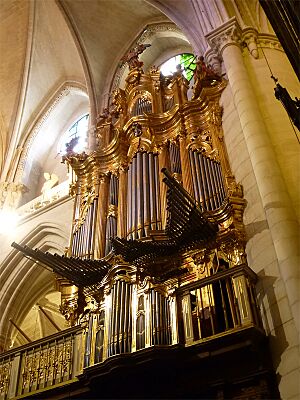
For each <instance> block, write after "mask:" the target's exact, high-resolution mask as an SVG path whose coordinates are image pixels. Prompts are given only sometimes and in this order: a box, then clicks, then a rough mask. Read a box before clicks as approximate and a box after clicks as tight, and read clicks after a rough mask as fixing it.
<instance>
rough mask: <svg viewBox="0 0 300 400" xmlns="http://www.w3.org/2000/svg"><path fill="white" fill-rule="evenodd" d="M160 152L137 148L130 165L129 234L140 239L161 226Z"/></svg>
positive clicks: (129, 236) (132, 237) (130, 236)
mask: <svg viewBox="0 0 300 400" xmlns="http://www.w3.org/2000/svg"><path fill="white" fill-rule="evenodd" d="M159 185H160V183H159V165H158V156H157V154H153V153H146V152H138V153H137V154H136V155H135V156H134V157H133V159H132V162H131V164H130V166H129V169H128V192H127V193H128V195H127V201H128V205H129V204H131V207H130V208H129V207H128V214H127V237H128V238H131V239H139V238H141V237H144V236H145V235H146V234H148V232H149V229H154V230H157V229H161V219H160V214H161V211H160V187H159Z"/></svg>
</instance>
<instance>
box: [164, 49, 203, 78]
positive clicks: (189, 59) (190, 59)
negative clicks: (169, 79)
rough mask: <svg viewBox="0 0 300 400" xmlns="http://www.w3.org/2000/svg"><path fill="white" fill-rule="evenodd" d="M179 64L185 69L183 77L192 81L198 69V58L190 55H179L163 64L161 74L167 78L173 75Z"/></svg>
mask: <svg viewBox="0 0 300 400" xmlns="http://www.w3.org/2000/svg"><path fill="white" fill-rule="evenodd" d="M178 64H180V65H181V68H182V69H183V75H184V76H185V77H186V79H187V80H188V81H190V80H191V79H192V77H193V75H194V70H195V69H196V56H195V55H194V54H190V53H183V54H178V55H177V56H175V57H172V58H170V59H169V60H168V61H166V62H165V63H163V64H162V66H161V67H160V70H161V73H162V74H163V75H165V76H166V75H171V74H173V73H174V72H176V70H177V69H176V67H177V65H178Z"/></svg>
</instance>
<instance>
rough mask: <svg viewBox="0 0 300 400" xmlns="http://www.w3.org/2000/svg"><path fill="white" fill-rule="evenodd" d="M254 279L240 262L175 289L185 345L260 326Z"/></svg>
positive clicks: (250, 272) (254, 276)
mask: <svg viewBox="0 0 300 400" xmlns="http://www.w3.org/2000/svg"><path fill="white" fill-rule="evenodd" d="M255 282H256V275H255V274H254V272H253V271H252V270H251V269H250V268H249V267H247V266H246V265H240V266H237V267H234V268H229V269H227V270H224V271H222V272H219V273H217V274H215V275H212V276H209V277H207V278H204V279H201V280H198V281H196V282H192V283H190V284H188V285H186V286H183V287H181V288H179V289H178V290H177V296H178V297H177V304H178V307H179V308H180V309H181V315H182V321H183V328H184V341H185V343H186V345H190V344H193V343H195V342H198V341H201V340H205V339H206V340H207V339H208V338H212V337H216V336H217V335H220V334H221V335H224V334H227V333H230V332H232V331H233V330H239V329H242V328H245V327H248V326H257V327H262V324H261V320H260V314H259V310H258V308H257V305H256V300H255V286H254V285H255Z"/></svg>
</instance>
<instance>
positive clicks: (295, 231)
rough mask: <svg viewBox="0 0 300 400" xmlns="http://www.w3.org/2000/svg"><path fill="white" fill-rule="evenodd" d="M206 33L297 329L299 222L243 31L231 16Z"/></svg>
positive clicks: (299, 263)
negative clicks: (254, 83) (218, 60)
mask: <svg viewBox="0 0 300 400" xmlns="http://www.w3.org/2000/svg"><path fill="white" fill-rule="evenodd" d="M206 37H207V40H208V42H209V44H210V45H211V47H213V48H217V50H218V51H219V52H220V54H221V55H222V58H223V61H224V66H225V69H226V73H227V76H228V81H229V84H230V87H231V90H232V93H233V98H234V104H235V107H236V110H237V112H238V115H239V119H240V122H241V126H242V129H243V134H244V137H245V142H246V145H247V148H248V152H249V156H250V160H251V163H252V167H253V171H254V174H255V177H256V181H257V185H258V189H259V192H260V196H261V199H262V203H263V207H264V211H265V214H266V218H267V222H268V225H269V228H270V232H271V236H272V240H273V243H274V248H275V251H276V255H277V259H278V264H279V269H280V274H281V277H282V279H283V281H284V284H285V288H286V293H287V297H288V300H289V304H290V307H291V311H292V315H293V318H294V321H295V325H296V327H297V329H298V331H299V265H300V262H299V242H298V240H299V225H298V222H297V219H296V216H295V214H294V213H293V207H292V204H291V200H290V197H289V195H288V192H287V189H286V186H285V182H284V180H283V177H282V174H281V171H280V168H279V165H278V163H277V160H276V156H275V153H274V150H273V148H272V143H271V140H270V137H269V134H268V131H267V128H266V126H265V123H264V120H263V117H262V114H261V112H260V109H259V107H258V104H257V99H256V96H255V93H254V90H253V88H252V87H251V83H250V79H249V76H248V73H247V69H246V67H245V64H244V59H243V55H242V50H241V47H240V45H239V43H240V41H241V40H240V39H241V37H242V31H241V28H240V27H239V26H238V23H237V21H236V19H235V18H232V19H230V20H229V21H227V22H226V23H225V24H224V25H223V26H221V27H219V28H218V29H216V30H214V31H212V32H211V33H209V34H208V35H207V36H206Z"/></svg>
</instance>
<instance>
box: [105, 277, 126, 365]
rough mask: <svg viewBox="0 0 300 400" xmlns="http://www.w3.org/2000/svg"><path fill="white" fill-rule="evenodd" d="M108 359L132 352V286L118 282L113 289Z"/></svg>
mask: <svg viewBox="0 0 300 400" xmlns="http://www.w3.org/2000/svg"><path fill="white" fill-rule="evenodd" d="M111 301H112V304H111V314H110V321H109V329H108V357H110V356H113V355H115V354H122V353H127V352H130V351H131V285H130V284H129V283H127V282H124V281H121V280H120V281H116V283H115V284H114V285H113V287H112V289H111Z"/></svg>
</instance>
